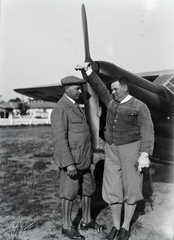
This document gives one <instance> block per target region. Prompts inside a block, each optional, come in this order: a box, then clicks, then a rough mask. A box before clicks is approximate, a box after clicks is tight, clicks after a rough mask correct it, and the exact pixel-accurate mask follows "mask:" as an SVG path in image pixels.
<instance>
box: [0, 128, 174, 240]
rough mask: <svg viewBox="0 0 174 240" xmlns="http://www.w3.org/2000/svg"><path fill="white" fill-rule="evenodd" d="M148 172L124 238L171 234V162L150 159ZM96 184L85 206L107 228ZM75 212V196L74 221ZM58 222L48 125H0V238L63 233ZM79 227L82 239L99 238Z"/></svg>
mask: <svg viewBox="0 0 174 240" xmlns="http://www.w3.org/2000/svg"><path fill="white" fill-rule="evenodd" d="M99 158H101V153H98V154H95V156H94V160H95V161H94V163H95V162H97V160H98V159H99ZM92 169H94V165H93V166H92ZM151 173H152V175H151V177H152V184H150V182H149V181H146V182H145V183H144V196H145V208H144V209H143V208H142V205H140V206H139V208H138V209H137V211H136V214H135V216H134V222H133V225H132V231H131V236H130V240H145V239H147V240H173V239H174V235H173V234H174V232H173V229H174V201H173V197H174V178H173V168H172V167H168V166H161V165H153V164H152V168H151ZM149 184H150V185H149ZM100 190H101V187H100V186H98V188H97V191H96V194H95V195H94V198H93V203H92V209H91V210H92V216H93V217H94V218H96V220H97V222H98V223H100V224H106V225H107V227H108V229H107V230H106V232H107V231H109V230H110V228H111V227H112V217H111V212H110V208H109V207H108V206H107V205H106V204H105V203H104V202H103V201H102V199H101V195H100V194H101V191H100ZM151 200H152V202H151ZM77 213H78V215H77ZM80 213H81V212H80V199H79V198H77V199H76V201H75V202H74V205H73V219H75V221H76V222H77V223H78V221H79V220H80ZM61 227H62V218H61V203H60V199H59V172H58V169H57V167H56V166H55V164H54V162H53V141H52V133H51V127H50V126H30V127H27V126H21V127H3V128H0V240H41V239H42V240H52V239H62V240H64V239H67V237H63V236H62V235H61ZM81 233H82V234H83V235H85V236H86V239H88V240H99V239H101V237H102V236H103V235H104V234H105V233H102V232H97V231H96V230H95V231H86V232H82V231H81Z"/></svg>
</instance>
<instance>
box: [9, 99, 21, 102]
mask: <svg viewBox="0 0 174 240" xmlns="http://www.w3.org/2000/svg"><path fill="white" fill-rule="evenodd" d="M9 102H21V99H20V98H15V99H13V98H12V99H10V100H9Z"/></svg>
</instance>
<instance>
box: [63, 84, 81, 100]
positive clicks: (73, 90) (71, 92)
mask: <svg viewBox="0 0 174 240" xmlns="http://www.w3.org/2000/svg"><path fill="white" fill-rule="evenodd" d="M81 93H82V89H81V86H80V85H71V86H67V87H66V94H67V96H68V97H70V98H72V99H73V100H77V99H79V98H80V94H81Z"/></svg>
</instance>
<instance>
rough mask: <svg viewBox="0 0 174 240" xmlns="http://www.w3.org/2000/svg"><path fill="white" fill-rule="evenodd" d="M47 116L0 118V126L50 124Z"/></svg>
mask: <svg viewBox="0 0 174 240" xmlns="http://www.w3.org/2000/svg"><path fill="white" fill-rule="evenodd" d="M50 123H51V121H50V119H49V118H0V126H14V125H39V124H50Z"/></svg>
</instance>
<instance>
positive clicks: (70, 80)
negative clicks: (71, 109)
mask: <svg viewBox="0 0 174 240" xmlns="http://www.w3.org/2000/svg"><path fill="white" fill-rule="evenodd" d="M85 83H86V81H85V80H83V79H82V78H78V77H75V76H68V77H65V78H62V79H61V84H62V85H63V86H66V85H79V84H85Z"/></svg>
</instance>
